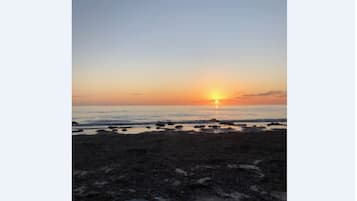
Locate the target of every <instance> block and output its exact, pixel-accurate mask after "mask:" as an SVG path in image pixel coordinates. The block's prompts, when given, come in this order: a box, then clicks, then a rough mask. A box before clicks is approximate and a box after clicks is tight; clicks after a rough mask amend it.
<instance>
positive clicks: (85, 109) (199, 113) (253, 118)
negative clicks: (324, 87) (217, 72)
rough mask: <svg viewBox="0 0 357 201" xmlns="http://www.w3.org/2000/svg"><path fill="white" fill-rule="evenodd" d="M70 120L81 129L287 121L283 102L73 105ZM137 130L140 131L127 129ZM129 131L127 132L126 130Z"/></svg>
mask: <svg viewBox="0 0 357 201" xmlns="http://www.w3.org/2000/svg"><path fill="white" fill-rule="evenodd" d="M72 119H73V121H76V122H78V123H79V124H80V125H79V126H75V127H77V128H78V127H81V128H86V129H87V128H92V129H98V128H104V127H107V126H108V125H119V126H125V125H130V126H132V127H133V128H143V127H144V125H151V124H155V122H158V121H172V122H177V123H181V124H194V123H197V122H201V123H206V122H207V121H208V120H210V119H217V120H232V121H237V122H245V123H255V124H257V123H258V124H259V123H262V122H270V121H274V120H276V121H277V122H286V105H259V106H218V107H215V106H74V107H73V110H72ZM130 130H132V131H136V132H142V131H143V130H135V129H130ZM128 132H129V131H128Z"/></svg>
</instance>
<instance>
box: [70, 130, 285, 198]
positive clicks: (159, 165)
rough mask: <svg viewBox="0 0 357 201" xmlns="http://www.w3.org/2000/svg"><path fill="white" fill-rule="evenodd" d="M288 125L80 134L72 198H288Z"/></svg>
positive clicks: (76, 143) (75, 140)
mask: <svg viewBox="0 0 357 201" xmlns="http://www.w3.org/2000/svg"><path fill="white" fill-rule="evenodd" d="M286 138H287V136H286V129H279V130H278V129H277V130H268V131H264V130H260V131H255V132H242V131H225V132H224V133H206V132H204V131H198V132H194V133H192V132H189V131H180V130H177V129H176V130H164V131H148V132H144V133H141V134H137V135H131V134H111V133H105V134H100V135H99V134H98V135H82V134H81V135H73V136H72V139H73V159H72V160H73V187H72V188H73V195H72V196H73V200H86V201H91V200H93V201H94V200H102V201H105V200H118V201H119V200H123V201H126V200H128V201H144V200H147V201H149V200H157V201H164V200H166V201H169V200H170V201H176V200H177V201H181V200H182V201H190V200H192V201H194V200H197V201H199V200H202V201H206V200H207V201H208V200H218V201H220V200H222V201H230V200H232V201H233V200H247V201H258V200H259V201H273V200H274V201H275V200H286Z"/></svg>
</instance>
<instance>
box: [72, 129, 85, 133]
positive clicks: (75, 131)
mask: <svg viewBox="0 0 357 201" xmlns="http://www.w3.org/2000/svg"><path fill="white" fill-rule="evenodd" d="M72 132H73V133H80V132H83V129H77V130H73V131H72Z"/></svg>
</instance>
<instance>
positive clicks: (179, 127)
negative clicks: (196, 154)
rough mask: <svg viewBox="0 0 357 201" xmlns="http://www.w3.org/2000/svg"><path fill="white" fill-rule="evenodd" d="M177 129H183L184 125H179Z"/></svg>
mask: <svg viewBox="0 0 357 201" xmlns="http://www.w3.org/2000/svg"><path fill="white" fill-rule="evenodd" d="M175 128H176V129H181V128H183V125H177V126H175Z"/></svg>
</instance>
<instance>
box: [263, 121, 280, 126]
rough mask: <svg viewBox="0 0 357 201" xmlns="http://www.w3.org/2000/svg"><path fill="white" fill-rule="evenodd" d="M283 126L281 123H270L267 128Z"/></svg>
mask: <svg viewBox="0 0 357 201" xmlns="http://www.w3.org/2000/svg"><path fill="white" fill-rule="evenodd" d="M282 125H283V124H281V123H279V122H270V123H269V124H267V126H282Z"/></svg>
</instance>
